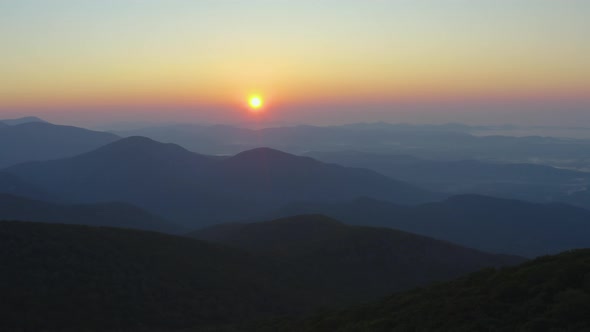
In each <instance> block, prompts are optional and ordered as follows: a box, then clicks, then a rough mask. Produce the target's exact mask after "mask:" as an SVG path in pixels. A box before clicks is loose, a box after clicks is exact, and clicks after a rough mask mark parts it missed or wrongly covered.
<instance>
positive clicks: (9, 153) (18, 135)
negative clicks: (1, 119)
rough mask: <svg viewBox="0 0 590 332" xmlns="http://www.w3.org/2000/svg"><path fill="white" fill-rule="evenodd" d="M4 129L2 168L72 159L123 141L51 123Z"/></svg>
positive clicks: (1, 133) (0, 146) (0, 137)
mask: <svg viewBox="0 0 590 332" xmlns="http://www.w3.org/2000/svg"><path fill="white" fill-rule="evenodd" d="M15 123H16V124H14V125H6V126H1V127H0V167H7V166H11V165H15V164H18V163H22V162H28V161H36V160H50V159H58V158H65V157H71V156H74V155H77V154H80V153H83V152H87V151H91V150H94V149H96V148H98V147H100V146H102V145H105V144H108V143H111V142H114V141H116V140H117V139H119V137H118V136H116V135H114V134H110V133H105V132H98V131H92V130H88V129H82V128H78V127H72V126H61V125H54V124H51V123H47V122H41V121H33V122H26V121H25V122H23V123H21V122H15Z"/></svg>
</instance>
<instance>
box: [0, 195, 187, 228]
mask: <svg viewBox="0 0 590 332" xmlns="http://www.w3.org/2000/svg"><path fill="white" fill-rule="evenodd" d="M0 220H27V221H36V222H48V223H62V224H80V225H89V226H111V227H121V228H134V229H144V230H153V231H160V232H167V233H176V232H181V231H182V228H181V227H179V226H177V225H174V224H172V223H170V222H168V221H166V220H163V219H162V218H159V217H156V216H154V215H152V214H150V213H148V212H146V211H144V210H142V209H139V208H137V207H135V206H133V205H129V204H124V203H97V204H80V205H60V204H54V203H49V202H43V201H37V200H32V199H28V198H23V197H18V196H13V195H7V194H0Z"/></svg>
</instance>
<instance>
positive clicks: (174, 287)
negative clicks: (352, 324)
mask: <svg viewBox="0 0 590 332" xmlns="http://www.w3.org/2000/svg"><path fill="white" fill-rule="evenodd" d="M246 227H247V228H248V229H249V230H248V232H247V233H249V235H248V237H249V236H253V238H252V239H253V240H255V239H258V240H262V239H268V240H269V241H270V243H272V244H271V245H270V246H269V247H268V248H260V247H256V249H255V250H254V249H252V250H251V249H238V248H229V247H226V246H222V245H219V244H214V243H207V242H204V241H200V240H196V239H191V238H186V237H177V236H170V235H164V234H160V233H154V232H146V231H137V230H124V229H116V228H107V227H89V226H80V225H64V224H48V223H35V222H0V262H1V263H2V268H3V270H2V271H3V272H2V273H1V274H0V292H2V301H0V319H1V321H2V328H3V329H6V330H33V331H36V330H48V331H74V330H77V331H81V330H84V331H105V330H110V331H115V330H116V331H123V330H124V331H152V330H153V331H158V330H159V331H173V330H179V331H180V330H186V329H189V328H192V329H198V330H199V331H201V330H203V331H224V328H225V326H226V325H227V324H233V323H239V322H241V321H245V320H254V319H263V318H269V317H273V316H280V315H286V314H301V313H309V312H311V311H312V310H314V309H318V308H321V307H325V306H341V305H344V304H349V303H352V301H353V300H357V301H358V300H359V299H364V298H368V297H372V296H375V295H377V294H376V291H377V290H379V289H392V288H394V289H407V287H409V286H410V285H411V284H412V285H415V284H423V283H427V282H430V281H434V280H443V279H448V278H449V277H451V276H453V275H456V274H459V273H461V272H464V271H473V270H476V269H479V268H480V267H482V266H496V265H503V264H509V263H514V262H515V261H519V260H520V259H518V258H514V257H506V256H498V255H491V254H484V253H482V252H478V251H475V250H471V249H466V248H461V247H458V246H454V245H451V244H448V243H443V242H440V241H435V240H431V239H427V238H423V237H419V236H414V235H410V234H406V233H401V232H394V231H388V230H384V231H383V230H378V229H369V228H363V227H350V226H345V225H342V224H340V223H338V222H336V221H334V220H330V219H327V218H325V217H320V216H307V217H296V218H293V219H290V220H279V221H275V222H270V223H266V224H255V225H248V226H246ZM218 234H219V232H218ZM287 234H289V235H287ZM268 236H279V237H282V238H283V239H284V240H285V241H278V240H276V239H274V240H273V239H271V238H268ZM307 236H309V237H310V238H311V239H312V241H311V243H310V244H306V242H307V241H305V237H307ZM241 238H242V239H246V237H245V236H242V237H241ZM324 240H326V241H327V242H325V243H324ZM248 241H250V240H247V241H245V242H243V243H252V242H251V241H250V242H248ZM281 242H282V243H283V244H282V245H281ZM314 255H317V257H314ZM382 274H383V275H382ZM411 275H414V278H411ZM390 278H391V279H390ZM379 295H380V294H379ZM22 317H27V319H23V318H22ZM207 328H209V329H207ZM238 330H239V329H238ZM229 331H231V329H230V330H229Z"/></svg>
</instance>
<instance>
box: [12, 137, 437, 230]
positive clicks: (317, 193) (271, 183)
mask: <svg viewBox="0 0 590 332" xmlns="http://www.w3.org/2000/svg"><path fill="white" fill-rule="evenodd" d="M5 171H6V172H8V173H11V174H14V175H17V176H19V177H21V178H23V179H26V180H27V181H28V182H29V183H31V184H33V185H35V186H37V187H39V188H41V189H43V190H46V191H47V192H51V193H53V194H55V195H57V196H58V197H63V198H64V200H65V201H70V202H101V201H120V202H127V203H131V204H134V205H138V206H139V207H142V208H144V209H148V210H149V211H151V212H153V213H156V214H158V215H162V216H164V217H165V218H167V219H170V220H173V221H177V222H181V223H184V224H185V225H187V226H189V225H190V226H191V227H193V228H197V227H198V226H199V225H207V224H214V223H218V222H220V221H230V220H237V219H245V218H252V217H255V216H260V215H263V214H265V213H268V212H269V211H270V210H271V209H275V208H276V207H277V206H281V205H283V204H286V203H288V202H292V201H298V200H302V199H314V200H342V199H352V198H354V197H358V196H370V197H375V198H381V199H389V200H393V201H398V202H400V203H408V204H411V203H420V202H426V201H430V200H434V199H438V198H440V197H441V196H440V195H438V194H433V193H430V192H427V191H425V190H422V189H420V188H417V187H414V186H412V185H410V184H406V183H403V182H400V181H396V180H393V179H390V178H387V177H385V176H383V175H380V174H378V173H375V172H372V171H368V170H363V169H354V168H346V167H342V166H338V165H333V164H325V163H321V162H319V161H316V160H313V159H311V158H308V157H299V156H295V155H291V154H287V153H284V152H281V151H277V150H273V149H268V148H259V149H254V150H250V151H245V152H242V153H240V154H238V155H236V156H233V157H228V158H216V157H212V156H205V155H199V154H197V153H193V152H190V151H188V150H186V149H184V148H181V147H179V146H177V145H174V144H165V143H159V142H156V141H153V140H150V139H148V138H143V137H130V138H125V139H121V140H118V141H116V142H114V143H111V144H108V145H105V146H103V147H101V148H98V149H96V150H94V151H91V152H88V153H84V154H81V155H78V156H75V157H71V158H66V159H59V160H52V161H45V162H32V163H25V164H21V165H17V166H13V167H10V168H7V169H5ZM0 189H1V188H0Z"/></svg>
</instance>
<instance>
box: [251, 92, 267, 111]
mask: <svg viewBox="0 0 590 332" xmlns="http://www.w3.org/2000/svg"><path fill="white" fill-rule="evenodd" d="M248 105H250V108H251V109H252V110H253V111H258V110H260V109H261V108H262V106H263V105H264V100H263V99H262V97H261V96H258V95H253V96H250V97H248Z"/></svg>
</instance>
